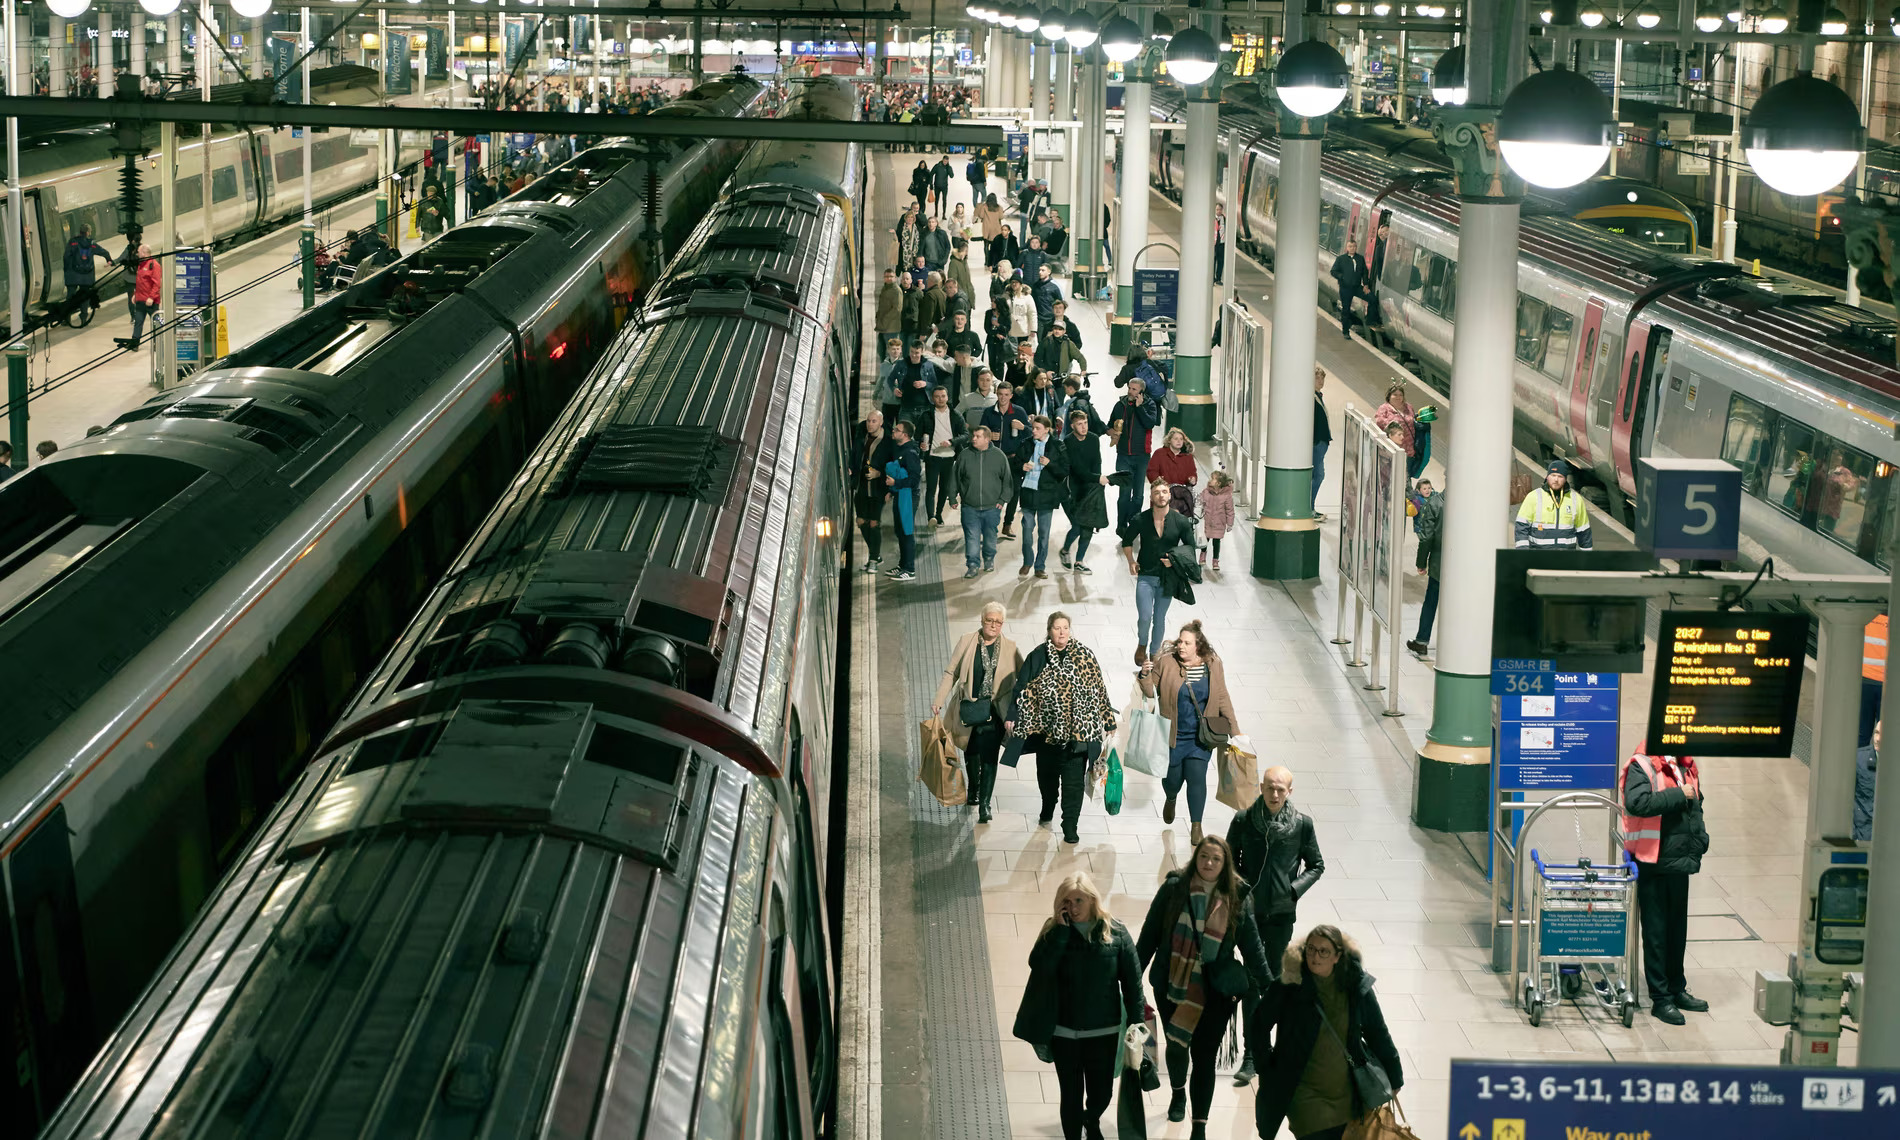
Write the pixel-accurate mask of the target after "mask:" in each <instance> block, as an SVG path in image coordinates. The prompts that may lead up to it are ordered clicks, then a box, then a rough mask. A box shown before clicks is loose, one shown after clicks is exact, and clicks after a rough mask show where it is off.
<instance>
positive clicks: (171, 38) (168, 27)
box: [165, 12, 185, 249]
mask: <svg viewBox="0 0 1900 1140" xmlns="http://www.w3.org/2000/svg"><path fill="white" fill-rule="evenodd" d="M182 25H183V21H182V19H181V17H180V16H179V15H178V13H176V12H173V13H172V14H171V15H169V16H167V17H165V74H167V75H183V74H184V73H185V34H184V32H183V30H182ZM167 248H168V249H169V248H170V247H169V246H168V247H167Z"/></svg>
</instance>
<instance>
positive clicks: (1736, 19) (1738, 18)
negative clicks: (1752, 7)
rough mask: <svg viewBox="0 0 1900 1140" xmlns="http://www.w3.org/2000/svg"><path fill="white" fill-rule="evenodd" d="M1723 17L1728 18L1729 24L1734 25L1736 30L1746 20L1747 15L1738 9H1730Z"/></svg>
mask: <svg viewBox="0 0 1900 1140" xmlns="http://www.w3.org/2000/svg"><path fill="white" fill-rule="evenodd" d="M1724 15H1726V16H1727V17H1728V22H1729V23H1731V24H1734V25H1735V26H1736V27H1738V28H1739V27H1741V26H1742V21H1743V20H1745V19H1747V18H1748V13H1746V12H1744V11H1742V10H1741V9H1740V8H1730V9H1729V10H1728V11H1727V12H1726V13H1724Z"/></svg>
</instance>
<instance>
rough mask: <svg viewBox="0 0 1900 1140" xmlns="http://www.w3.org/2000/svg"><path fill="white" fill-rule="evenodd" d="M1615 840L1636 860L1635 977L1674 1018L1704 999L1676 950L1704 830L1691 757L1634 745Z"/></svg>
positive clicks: (1656, 1006)
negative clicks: (1692, 987)
mask: <svg viewBox="0 0 1900 1140" xmlns="http://www.w3.org/2000/svg"><path fill="white" fill-rule="evenodd" d="M1623 846H1624V847H1625V848H1627V849H1628V850H1629V853H1630V856H1631V857H1632V858H1633V859H1635V860H1636V862H1637V864H1638V867H1637V876H1636V905H1637V907H1638V909H1639V910H1640V912H1641V914H1642V923H1643V978H1644V980H1645V981H1646V982H1647V983H1648V985H1649V1003H1650V1012H1651V1013H1653V1014H1654V1015H1655V1017H1656V1019H1657V1020H1658V1021H1666V1022H1668V1023H1669V1024H1671V1025H1681V1024H1683V1023H1684V1021H1685V1020H1686V1019H1685V1018H1684V1017H1683V1016H1682V1014H1683V1011H1684V1010H1687V1011H1689V1012H1690V1013H1705V1012H1707V1011H1708V1008H1709V1003H1708V1002H1706V1001H1703V1000H1702V999H1701V998H1698V997H1696V996H1695V995H1693V994H1691V993H1690V992H1689V984H1688V981H1687V980H1686V979H1685V978H1684V977H1683V976H1682V957H1683V953H1684V951H1685V950H1686V949H1687V948H1688V941H1689V876H1690V875H1693V874H1695V873H1696V872H1697V871H1700V870H1701V869H1702V856H1703V855H1704V854H1706V853H1707V852H1708V850H1709V830H1708V828H1707V827H1705V826H1703V823H1702V782H1701V778H1700V776H1699V774H1698V773H1697V772H1696V764H1695V759H1694V757H1690V756H1650V755H1646V754H1645V753H1643V752H1642V751H1640V750H1639V751H1638V752H1637V753H1636V754H1635V755H1634V756H1631V757H1630V758H1629V761H1628V762H1627V763H1626V764H1625V765H1624V767H1623Z"/></svg>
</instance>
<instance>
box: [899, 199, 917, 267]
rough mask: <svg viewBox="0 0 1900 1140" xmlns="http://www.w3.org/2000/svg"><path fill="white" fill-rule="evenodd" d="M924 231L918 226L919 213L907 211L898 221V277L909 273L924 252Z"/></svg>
mask: <svg viewBox="0 0 1900 1140" xmlns="http://www.w3.org/2000/svg"><path fill="white" fill-rule="evenodd" d="M923 246H924V231H923V227H922V226H921V225H920V224H918V221H917V211H915V210H911V209H905V211H904V214H903V216H902V217H900V218H898V219H897V275H898V276H899V277H902V276H903V275H904V274H906V273H908V272H909V271H910V268H911V264H912V263H913V262H915V261H916V260H917V255H918V254H919V253H922V252H923Z"/></svg>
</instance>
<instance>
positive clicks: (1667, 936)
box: [1636, 863, 1689, 1003]
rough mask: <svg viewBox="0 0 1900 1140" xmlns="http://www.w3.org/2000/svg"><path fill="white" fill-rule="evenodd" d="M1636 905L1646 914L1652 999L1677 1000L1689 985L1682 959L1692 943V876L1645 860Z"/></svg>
mask: <svg viewBox="0 0 1900 1140" xmlns="http://www.w3.org/2000/svg"><path fill="white" fill-rule="evenodd" d="M1636 905H1637V908H1638V909H1639V910H1640V911H1641V912H1642V916H1643V977H1644V979H1645V980H1647V981H1648V983H1649V1000H1650V1002H1651V1003H1655V1002H1660V1001H1666V1002H1672V1003H1673V1002H1674V1001H1675V1000H1676V995H1677V994H1679V993H1681V992H1682V991H1683V990H1685V989H1688V988H1689V986H1688V982H1687V981H1686V980H1685V979H1684V978H1683V975H1682V959H1683V955H1684V953H1686V952H1687V950H1688V943H1689V876H1687V875H1673V874H1669V873H1667V872H1663V871H1658V870H1656V869H1655V864H1653V863H1645V864H1643V865H1642V867H1641V869H1640V871H1639V872H1638V873H1637V876H1636Z"/></svg>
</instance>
